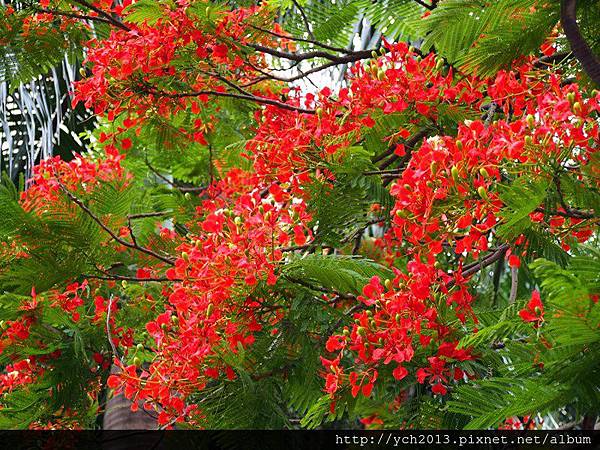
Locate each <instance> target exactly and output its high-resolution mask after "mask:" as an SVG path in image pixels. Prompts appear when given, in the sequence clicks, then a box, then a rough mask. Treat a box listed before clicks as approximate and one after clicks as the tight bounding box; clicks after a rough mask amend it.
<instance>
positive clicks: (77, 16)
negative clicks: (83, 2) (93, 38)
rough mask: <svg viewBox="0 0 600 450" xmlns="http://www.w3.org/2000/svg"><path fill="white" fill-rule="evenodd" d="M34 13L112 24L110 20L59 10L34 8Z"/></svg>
mask: <svg viewBox="0 0 600 450" xmlns="http://www.w3.org/2000/svg"><path fill="white" fill-rule="evenodd" d="M34 11H35V12H37V13H43V14H53V15H55V16H64V17H71V18H73V19H81V20H90V21H94V22H103V23H108V24H112V22H111V21H110V20H108V19H105V18H104V17H98V16H88V15H85V14H77V13H73V12H69V11H61V10H59V9H47V8H34Z"/></svg>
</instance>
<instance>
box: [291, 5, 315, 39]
mask: <svg viewBox="0 0 600 450" xmlns="http://www.w3.org/2000/svg"><path fill="white" fill-rule="evenodd" d="M292 3H293V4H294V6H295V7H296V8H298V11H300V15H301V16H302V20H303V21H304V26H305V27H306V31H307V32H308V35H309V36H310V37H311V38H313V39H314V38H315V35H314V34H313V32H312V31H311V29H310V24H309V23H308V17H306V13H305V12H304V8H302V6H301V5H300V4H299V3H298V2H297V1H296V0H292Z"/></svg>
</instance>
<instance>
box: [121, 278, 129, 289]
mask: <svg viewBox="0 0 600 450" xmlns="http://www.w3.org/2000/svg"><path fill="white" fill-rule="evenodd" d="M127 284H128V283H127V280H123V281H121V287H122V288H123V289H126V288H127Z"/></svg>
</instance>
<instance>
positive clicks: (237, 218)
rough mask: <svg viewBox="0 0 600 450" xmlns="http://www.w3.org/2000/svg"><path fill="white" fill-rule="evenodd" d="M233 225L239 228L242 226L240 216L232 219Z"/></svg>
mask: <svg viewBox="0 0 600 450" xmlns="http://www.w3.org/2000/svg"><path fill="white" fill-rule="evenodd" d="M233 223H235V224H236V225H237V226H238V227H239V226H240V225H241V224H242V218H241V217H240V216H236V218H235V219H233Z"/></svg>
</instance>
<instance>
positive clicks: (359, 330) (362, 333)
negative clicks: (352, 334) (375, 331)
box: [356, 327, 367, 337]
mask: <svg viewBox="0 0 600 450" xmlns="http://www.w3.org/2000/svg"><path fill="white" fill-rule="evenodd" d="M356 334H358V335H359V336H362V337H365V336H366V335H367V330H366V329H365V327H358V328H357V329H356Z"/></svg>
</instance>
